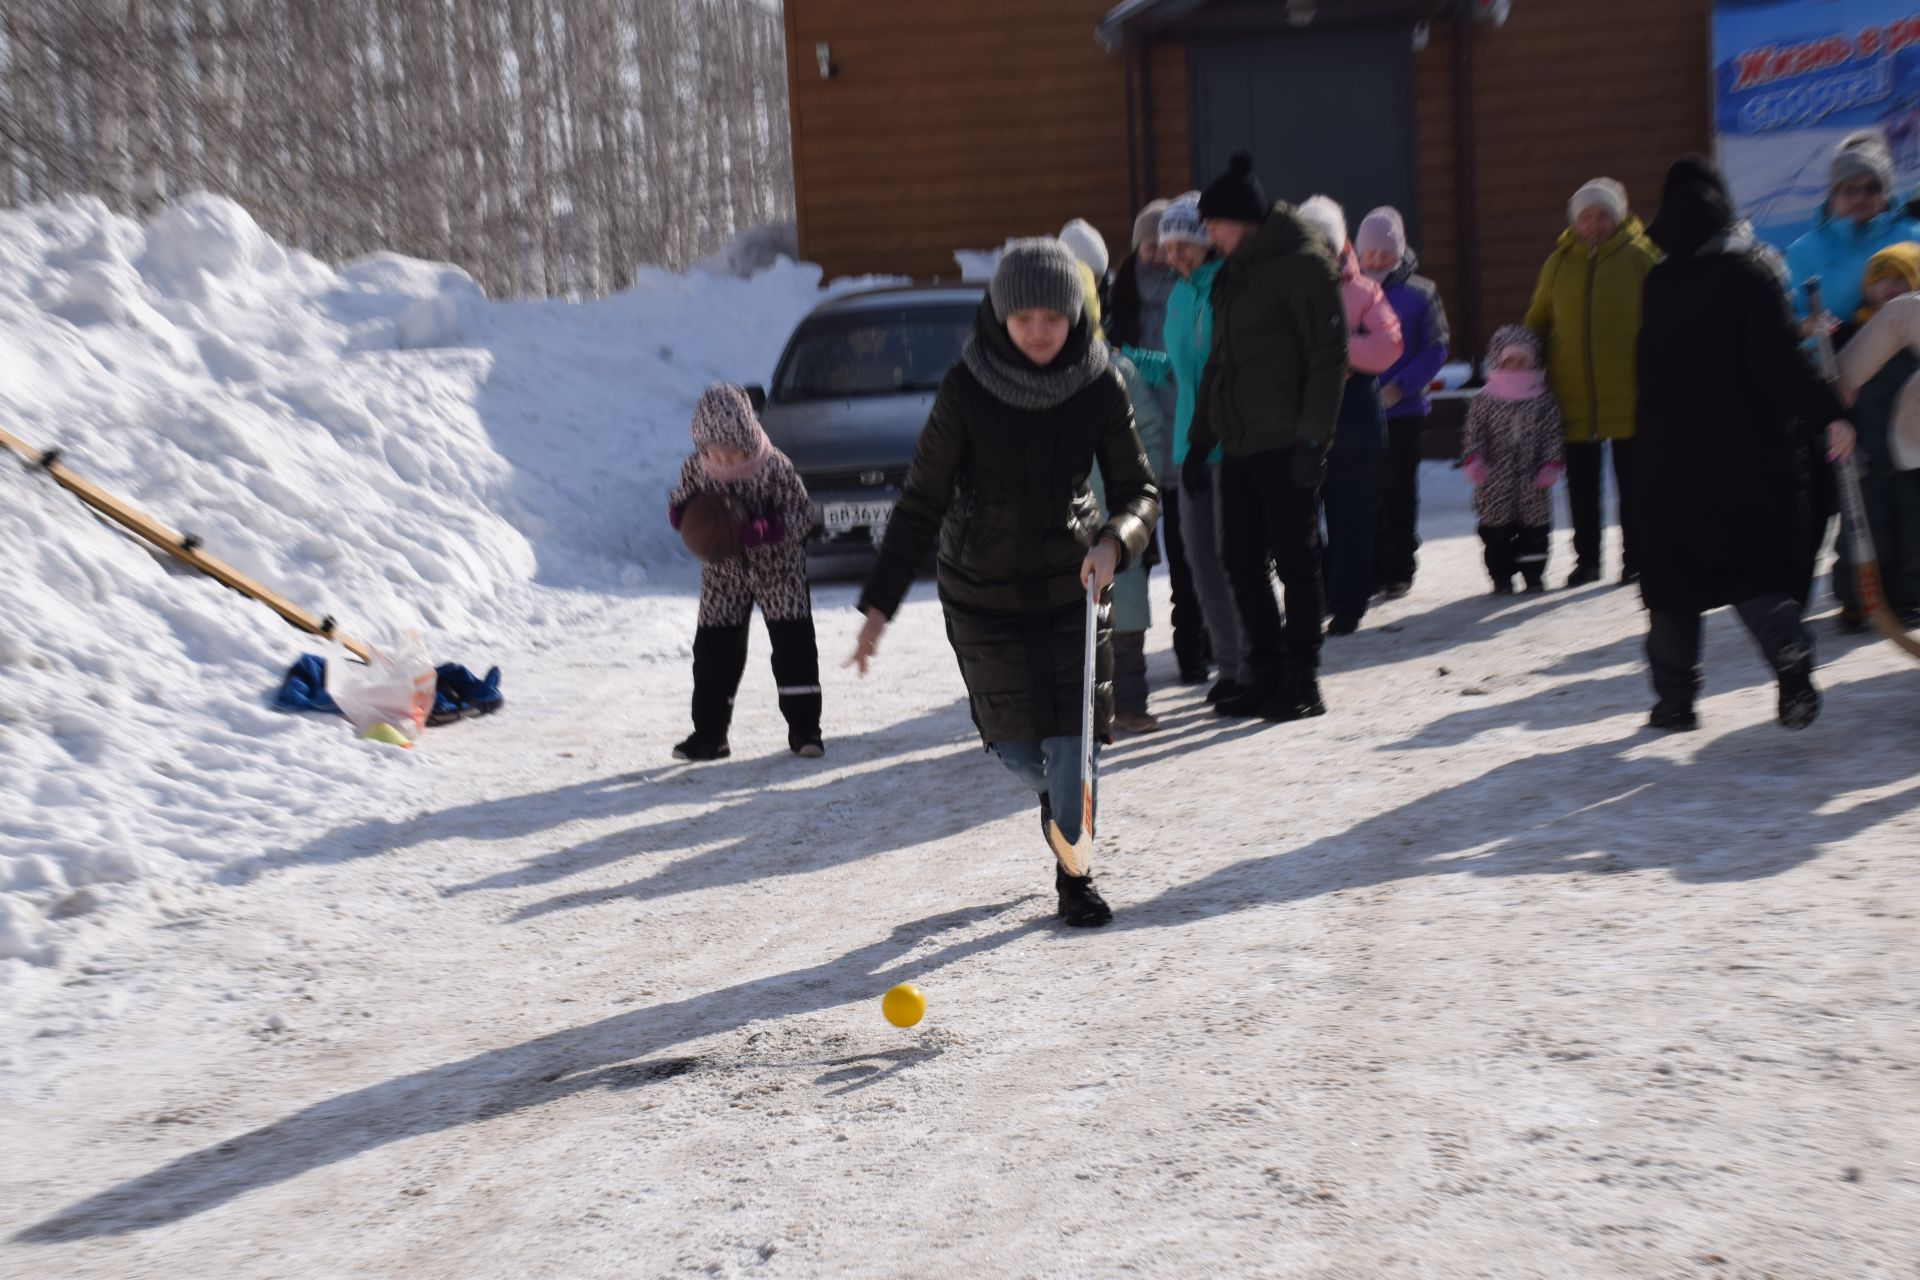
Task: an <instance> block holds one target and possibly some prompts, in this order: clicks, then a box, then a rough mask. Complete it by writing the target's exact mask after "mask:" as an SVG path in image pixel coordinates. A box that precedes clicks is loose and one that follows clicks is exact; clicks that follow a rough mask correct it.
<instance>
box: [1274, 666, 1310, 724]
mask: <svg viewBox="0 0 1920 1280" xmlns="http://www.w3.org/2000/svg"><path fill="white" fill-rule="evenodd" d="M1259 714H1260V718H1261V719H1263V720H1271V721H1272V722H1273V723H1275V724H1286V723H1288V722H1290V721H1294V720H1309V719H1312V718H1313V717H1314V716H1323V715H1325V714H1327V704H1326V703H1325V702H1322V701H1321V700H1320V680H1319V678H1318V677H1317V676H1315V675H1314V673H1313V672H1311V671H1289V672H1288V673H1287V674H1286V675H1285V676H1283V677H1282V678H1281V680H1280V684H1279V687H1277V688H1276V689H1275V690H1274V691H1273V696H1272V697H1270V698H1268V699H1267V700H1266V702H1265V703H1263V704H1262V705H1261V707H1260V712H1259Z"/></svg>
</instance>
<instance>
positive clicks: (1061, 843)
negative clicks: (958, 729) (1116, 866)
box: [1047, 575, 1100, 876]
mask: <svg viewBox="0 0 1920 1280" xmlns="http://www.w3.org/2000/svg"><path fill="white" fill-rule="evenodd" d="M1099 646H1100V583H1099V580H1098V576H1097V575H1095V576H1093V577H1089V578H1088V579H1087V647H1086V665H1085V666H1084V667H1083V668H1082V670H1081V673H1080V838H1079V839H1078V840H1075V841H1073V842H1072V843H1069V842H1068V841H1067V837H1066V834H1065V833H1064V832H1062V831H1061V830H1060V823H1059V822H1058V821H1057V820H1055V819H1052V818H1049V819H1048V820H1047V844H1048V845H1050V846H1051V847H1052V848H1053V856H1054V857H1056V858H1058V859H1060V865H1061V866H1062V867H1064V868H1066V872H1067V874H1068V875H1070V876H1084V875H1090V874H1091V873H1092V871H1093V669H1094V662H1095V659H1096V658H1097V657H1098V653H1099Z"/></svg>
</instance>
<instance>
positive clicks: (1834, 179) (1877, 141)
mask: <svg viewBox="0 0 1920 1280" xmlns="http://www.w3.org/2000/svg"><path fill="white" fill-rule="evenodd" d="M1855 178H1875V179H1878V180H1879V183H1880V190H1882V191H1884V192H1886V193H1887V194H1888V195H1892V194H1893V152H1891V151H1889V150H1888V149H1887V140H1886V138H1885V137H1884V136H1883V135H1882V134H1881V132H1880V131H1879V130H1878V129H1862V130H1860V131H1859V132H1857V133H1850V134H1848V135H1847V136H1846V137H1845V138H1842V139H1841V140H1840V145H1839V147H1837V148H1836V149H1835V150H1834V153H1833V162H1832V163H1831V164H1829V165H1828V166H1827V192H1828V194H1832V192H1833V189H1834V188H1835V187H1837V186H1839V185H1840V184H1841V183H1843V182H1851V181H1852V180H1853V179H1855Z"/></svg>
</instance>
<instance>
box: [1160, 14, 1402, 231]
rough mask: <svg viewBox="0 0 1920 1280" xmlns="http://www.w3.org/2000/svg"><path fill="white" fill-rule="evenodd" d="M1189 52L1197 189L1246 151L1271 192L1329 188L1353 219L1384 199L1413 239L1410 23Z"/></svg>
mask: <svg viewBox="0 0 1920 1280" xmlns="http://www.w3.org/2000/svg"><path fill="white" fill-rule="evenodd" d="M1188 59H1189V65H1188V80H1187V82H1188V84H1189V85H1190V86H1191V93H1192V102H1191V104H1190V110H1189V114H1188V119H1189V120H1191V121H1192V130H1193V137H1192V150H1191V153H1190V154H1191V155H1192V156H1193V165H1194V168H1193V181H1194V185H1195V186H1197V187H1204V186H1205V185H1206V184H1207V183H1209V182H1211V181H1212V180H1213V179H1214V178H1216V177H1218V176H1219V175H1220V174H1222V173H1224V172H1225V171H1226V168H1227V161H1228V159H1229V158H1230V157H1231V156H1232V155H1233V153H1234V152H1236V151H1249V152H1251V153H1252V154H1253V162H1254V171H1255V172H1256V173H1258V174H1259V175H1260V181H1261V184H1262V185H1263V186H1265V187H1266V189H1267V195H1268V196H1270V197H1271V198H1273V199H1275V200H1285V201H1287V202H1288V203H1290V204H1299V203H1300V202H1301V201H1303V200H1305V199H1306V198H1307V197H1308V196H1310V195H1313V194H1315V193H1317V192H1325V193H1326V194H1327V195H1330V196H1332V197H1333V198H1334V199H1335V200H1338V201H1339V202H1340V203H1341V205H1342V206H1343V207H1344V208H1345V209H1346V211H1347V217H1348V220H1349V221H1350V223H1351V224H1352V226H1353V227H1358V226H1359V223H1360V219H1361V218H1362V217H1364V216H1365V215H1366V213H1367V210H1369V209H1372V208H1375V207H1377V206H1379V205H1383V204H1390V205H1392V206H1394V207H1395V208H1397V209H1399V210H1400V211H1401V212H1402V213H1403V214H1405V215H1406V219H1407V234H1408V236H1409V237H1410V238H1411V239H1412V241H1413V243H1415V244H1418V243H1419V234H1420V232H1419V218H1420V210H1419V208H1418V204H1417V201H1416V200H1415V198H1414V193H1415V190H1416V186H1415V177H1416V175H1415V145H1414V120H1413V40H1412V33H1411V32H1410V31H1409V30H1408V29H1407V28H1406V27H1403V26H1392V27H1367V28H1346V29H1335V30H1326V31H1314V30H1311V29H1309V30H1305V31H1299V32H1289V33H1287V34H1285V35H1278V36H1248V37H1236V38H1232V39H1223V40H1213V39H1207V40H1194V41H1192V42H1190V43H1189V45H1188ZM1350 230H1351V228H1350Z"/></svg>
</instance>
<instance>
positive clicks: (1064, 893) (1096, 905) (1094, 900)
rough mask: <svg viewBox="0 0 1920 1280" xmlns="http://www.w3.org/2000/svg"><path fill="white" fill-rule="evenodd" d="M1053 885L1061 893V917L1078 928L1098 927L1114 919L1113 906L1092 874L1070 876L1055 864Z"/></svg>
mask: <svg viewBox="0 0 1920 1280" xmlns="http://www.w3.org/2000/svg"><path fill="white" fill-rule="evenodd" d="M1053 887H1054V888H1055V889H1056V890H1058V891H1059V894H1060V918H1061V919H1062V920H1065V921H1066V922H1067V923H1068V924H1070V925H1072V926H1073V927H1074V928H1076V929H1097V928H1099V927H1100V926H1101V925H1103V924H1106V923H1108V922H1109V921H1111V920H1112V919H1113V908H1112V907H1110V906H1108V905H1107V900H1106V899H1105V898H1103V897H1101V896H1100V891H1099V890H1098V889H1096V888H1094V887H1093V877H1092V876H1070V875H1068V874H1067V869H1066V868H1065V867H1063V866H1061V865H1060V864H1059V863H1057V862H1056V863H1054V864H1053Z"/></svg>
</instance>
